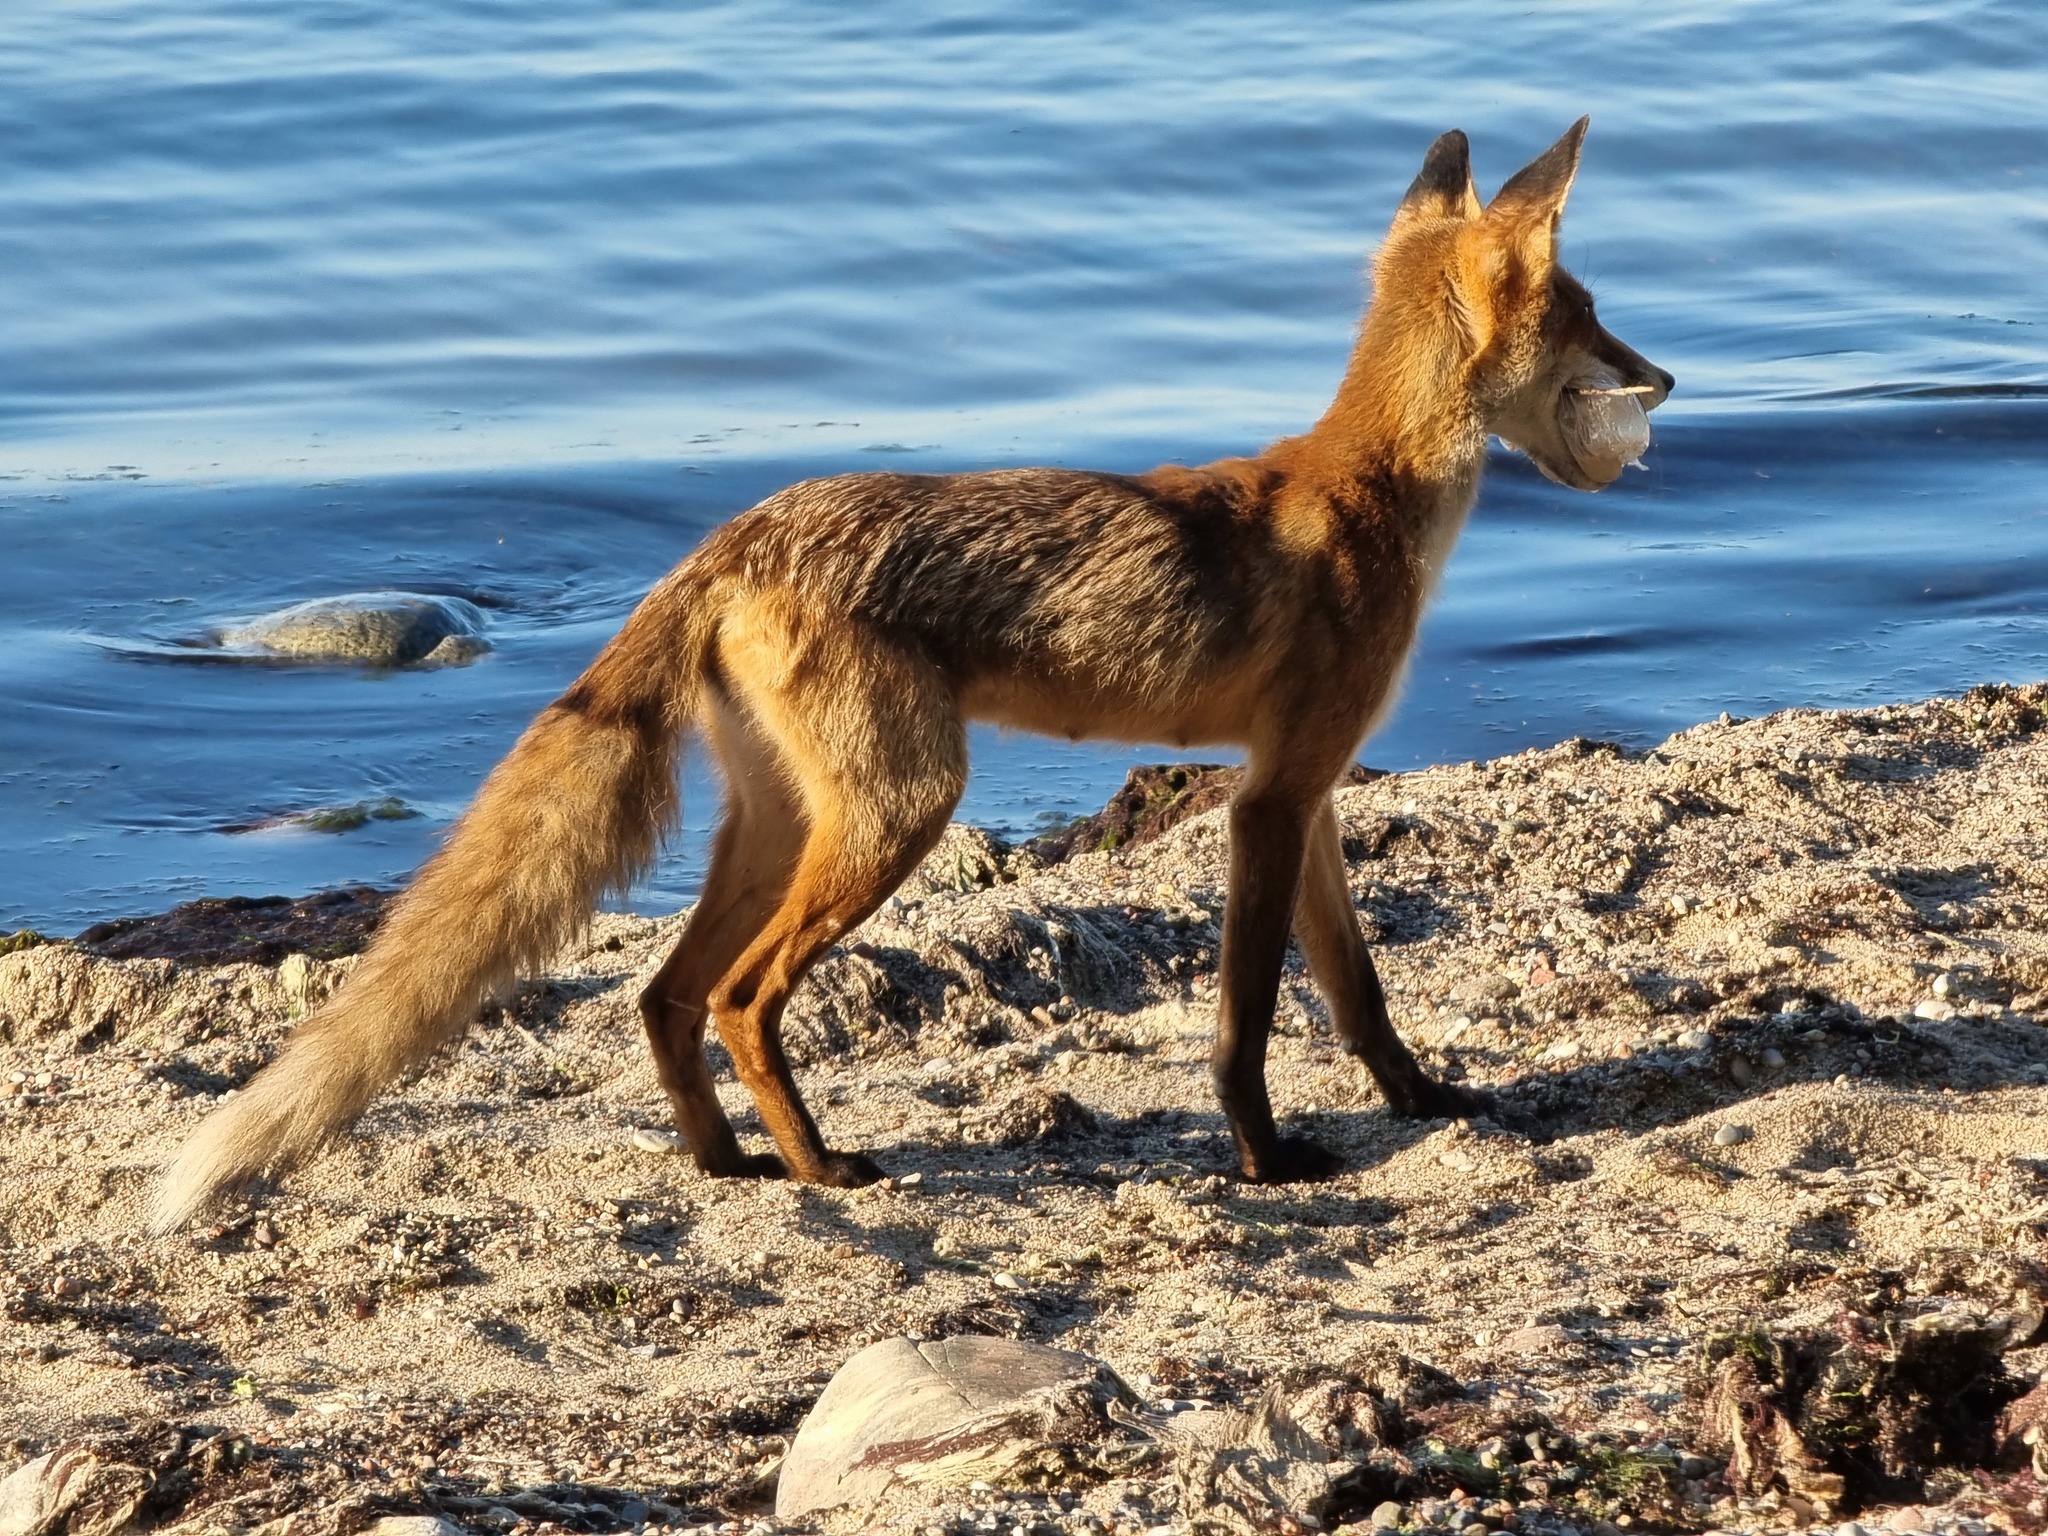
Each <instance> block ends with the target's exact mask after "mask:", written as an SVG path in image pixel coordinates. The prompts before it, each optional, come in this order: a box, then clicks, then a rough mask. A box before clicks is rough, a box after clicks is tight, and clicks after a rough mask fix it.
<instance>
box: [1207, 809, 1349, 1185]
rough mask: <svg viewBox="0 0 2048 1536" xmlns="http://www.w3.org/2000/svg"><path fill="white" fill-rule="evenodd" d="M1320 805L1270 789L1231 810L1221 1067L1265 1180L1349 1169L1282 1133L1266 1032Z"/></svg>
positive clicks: (1219, 1018) (1240, 1139)
mask: <svg viewBox="0 0 2048 1536" xmlns="http://www.w3.org/2000/svg"><path fill="white" fill-rule="evenodd" d="M1312 804H1313V801H1311V802H1309V805H1304V804H1303V803H1302V801H1301V799H1300V798H1299V797H1298V796H1292V795H1288V794H1285V793H1283V792H1281V791H1279V790H1277V789H1275V788H1272V787H1262V788H1259V789H1255V790H1252V791H1251V792H1249V793H1245V794H1241V795H1240V796H1239V798H1238V799H1237V800H1236V801H1235V802H1233V803H1232V805H1231V808H1230V899H1229V901H1228V903H1227V904H1226V905H1225V907H1224V913H1223V963H1222V966H1221V973H1222V990H1221V992H1220V994H1219V996H1218V997H1217V1001H1216V1050H1215V1055H1214V1056H1213V1058H1212V1060H1211V1070H1212V1071H1213V1073H1214V1076H1215V1082H1216V1097H1217V1098H1219V1099H1221V1100H1222V1101H1223V1113H1224V1114H1225V1115H1226V1116H1227V1117H1228V1118H1229V1120H1230V1134H1231V1137H1232V1139H1233V1140H1235V1141H1236V1143H1237V1160H1238V1166H1239V1167H1240V1168H1242V1169H1243V1170H1244V1176H1245V1177H1246V1178H1248V1179H1254V1180H1257V1181H1258V1182H1259V1183H1262V1184H1285V1183H1290V1182H1292V1181H1294V1180H1296V1179H1326V1178H1329V1177H1330V1176H1331V1175H1332V1174H1334V1173H1335V1172H1336V1171H1337V1170H1338V1168H1339V1167H1340V1166H1341V1164H1340V1162H1339V1160H1338V1158H1337V1156H1336V1154H1334V1153H1332V1152H1330V1151H1329V1150H1328V1149H1326V1148H1324V1147H1321V1146H1319V1145H1317V1144H1316V1143H1315V1142H1313V1141H1310V1140H1309V1139H1308V1138H1307V1137H1305V1136H1282V1135H1281V1134H1280V1133H1279V1131H1278V1130H1276V1129H1275V1127H1274V1125H1273V1103H1272V1100H1271V1099H1270V1098H1269V1097H1268V1096H1267V1093H1266V1035H1267V1032H1268V1031H1269V1030H1270V1029H1271V1027H1272V1023H1273V1005H1274V1004H1275V1002H1277V1001H1278V999H1279V996H1280V969H1281V966H1282V965H1283V964H1284V962H1285V960H1286V956H1287V927H1288V920H1289V914H1290V913H1291V912H1292V911H1293V909H1294V897H1295V888H1296V886H1297V885H1298V884H1299V883H1300V878H1301V858H1302V847H1303V841H1304V838H1305V836H1306V834H1307V831H1308V820H1309V807H1310V805H1312Z"/></svg>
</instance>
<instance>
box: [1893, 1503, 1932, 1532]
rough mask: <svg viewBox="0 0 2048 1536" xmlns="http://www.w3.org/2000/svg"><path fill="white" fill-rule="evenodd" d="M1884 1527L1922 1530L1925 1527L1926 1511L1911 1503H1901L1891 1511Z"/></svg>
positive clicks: (1901, 1529) (1899, 1529) (1894, 1529)
mask: <svg viewBox="0 0 2048 1536" xmlns="http://www.w3.org/2000/svg"><path fill="white" fill-rule="evenodd" d="M1884 1528H1885V1529H1886V1530H1888V1531H1924V1530H1926V1529H1927V1511H1925V1510H1924V1509H1921V1508H1919V1507H1918V1506H1917V1505H1913V1504H1906V1505H1902V1506H1901V1507H1900V1508H1898V1509H1895V1510H1893V1511H1892V1512H1891V1517H1890V1518H1889V1519H1887V1520H1886V1521H1885V1523H1884Z"/></svg>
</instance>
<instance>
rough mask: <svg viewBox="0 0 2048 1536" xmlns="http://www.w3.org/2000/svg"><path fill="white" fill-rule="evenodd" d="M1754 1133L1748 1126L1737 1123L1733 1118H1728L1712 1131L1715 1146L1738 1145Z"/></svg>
mask: <svg viewBox="0 0 2048 1536" xmlns="http://www.w3.org/2000/svg"><path fill="white" fill-rule="evenodd" d="M1755 1134H1756V1132H1755V1131H1752V1130H1751V1129H1750V1128H1749V1127H1748V1126H1746V1125H1738V1124H1736V1123H1735V1122H1734V1121H1733V1120H1730V1121H1728V1122H1726V1123H1725V1124H1723V1125H1722V1127H1721V1128H1720V1129H1719V1130H1717V1131H1716V1132H1714V1145H1715V1146H1717V1147H1739V1146H1741V1145H1742V1144H1743V1143H1744V1142H1745V1141H1747V1140H1749V1138H1750V1137H1752V1136H1754V1135H1755Z"/></svg>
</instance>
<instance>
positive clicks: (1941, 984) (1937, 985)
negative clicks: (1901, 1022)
mask: <svg viewBox="0 0 2048 1536" xmlns="http://www.w3.org/2000/svg"><path fill="white" fill-rule="evenodd" d="M1955 989H1956V978H1955V976H1954V974H1953V973H1951V972H1949V971H1943V972H1942V973H1941V974H1940V975H1939V976H1937V977H1935V978H1934V995H1935V996H1936V997H1947V996H1948V995H1949V994H1950V993H1951V992H1953V991H1955ZM1899 1513H1900V1514H1904V1513H1905V1511H1904V1510H1900V1511H1899Z"/></svg>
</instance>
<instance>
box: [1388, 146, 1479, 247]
mask: <svg viewBox="0 0 2048 1536" xmlns="http://www.w3.org/2000/svg"><path fill="white" fill-rule="evenodd" d="M1478 217H1479V192H1478V189H1477V188H1475V187H1474V186H1473V185H1472V146H1471V144H1470V143H1469V142H1468V141H1467V140H1466V138H1465V135H1464V134H1463V133H1461V132H1460V131H1459V130H1458V129H1456V128H1453V129H1452V130H1451V131H1450V132H1449V133H1447V134H1444V135H1443V136H1442V137H1440V138H1439V139H1438V140H1437V141H1436V142H1435V143H1434V144H1432V145H1430V146H1429V153H1428V154H1426V155H1424V156H1423V157H1422V170H1421V173H1420V174H1418V175H1417V176H1416V178H1415V180H1414V181H1412V182H1410V183H1409V184H1408V192H1407V195H1406V196H1404V197H1403V198H1402V199H1401V206H1400V208H1399V209H1398V210H1396V212H1395V214H1394V227H1395V228H1396V229H1399V228H1400V227H1401V226H1402V225H1403V224H1407V223H1411V222H1415V221H1418V220H1422V219H1476V218H1478Z"/></svg>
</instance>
